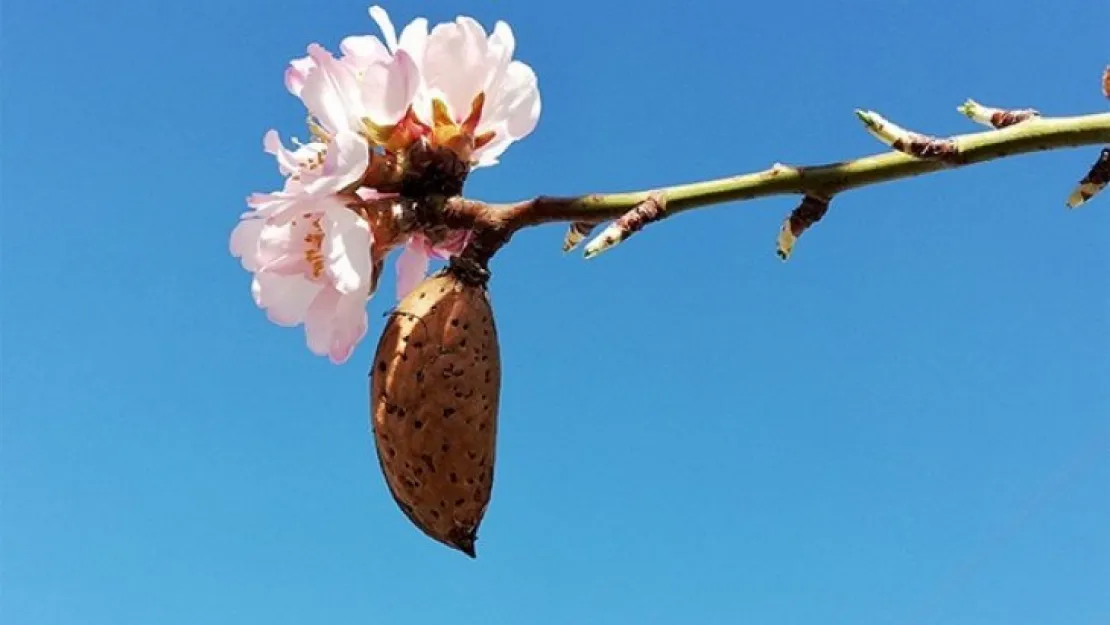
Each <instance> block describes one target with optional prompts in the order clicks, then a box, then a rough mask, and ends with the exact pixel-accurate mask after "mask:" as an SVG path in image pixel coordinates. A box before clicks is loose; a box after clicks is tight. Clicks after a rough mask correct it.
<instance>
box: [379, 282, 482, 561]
mask: <svg viewBox="0 0 1110 625" xmlns="http://www.w3.org/2000/svg"><path fill="white" fill-rule="evenodd" d="M500 390H501V358H500V348H499V346H498V343H497V331H496V328H495V327H494V322H493V310H492V309H491V308H490V303H489V298H488V294H487V292H486V289H485V287H484V286H474V285H471V284H467V283H465V282H463V281H461V280H460V279H459V278H458V277H457V276H456V275H455V274H454V273H453V272H452V271H451V270H450V269H447V270H444V271H443V272H441V273H439V274H436V275H434V276H432V277H430V278H428V279H427V280H425V281H424V282H423V283H421V284H420V286H418V287H417V288H416V289H415V290H413V291H412V292H411V293H410V294H409V295H408V296H407V297H405V299H404V300H402V301H401V303H400V304H399V305H398V307H397V310H396V311H395V312H394V313H393V314H392V315H391V316H390V318H389V321H388V323H387V324H386V327H385V330H384V332H382V337H381V340H380V342H379V343H378V350H377V353H376V354H375V356H374V363H373V368H372V370H371V373H370V392H371V396H370V403H371V407H372V408H371V421H372V424H373V431H374V442H375V445H376V447H377V453H378V461H379V463H380V464H381V468H382V472H383V473H384V474H385V481H386V484H388V485H389V490H390V492H391V493H392V495H393V498H394V499H395V500H396V501H397V504H398V505H399V506H400V507H401V510H402V511H403V512H404V513H405V515H406V516H407V517H408V518H409V520H411V521H412V522H413V523H414V524H415V525H416V526H417V527H418V528H420V529H421V530H422V531H423V532H424V533H425V534H427V535H428V536H430V537H432V538H434V539H435V540H437V541H439V542H441V543H443V544H445V545H448V546H450V547H453V548H455V549H458V550H459V551H462V552H463V553H465V554H467V555H469V556H470V557H472V558H473V557H475V551H474V541H475V540H476V538H477V532H478V526H479V525H480V524H481V522H482V517H483V515H485V512H486V506H488V505H489V501H490V495H491V492H492V489H493V462H494V452H495V444H496V439H497V409H498V397H499V395H500Z"/></svg>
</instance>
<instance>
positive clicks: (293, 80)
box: [285, 56, 316, 97]
mask: <svg viewBox="0 0 1110 625" xmlns="http://www.w3.org/2000/svg"><path fill="white" fill-rule="evenodd" d="M315 65H316V63H314V62H313V60H312V58H311V57H307V56H306V57H301V58H299V59H293V60H292V61H290V62H289V67H287V68H285V88H286V89H288V90H289V93H292V94H293V95H295V96H297V97H300V95H301V90H302V89H303V88H304V79H305V77H306V76H308V72H309V70H311V69H312V68H313V67H314V66H315Z"/></svg>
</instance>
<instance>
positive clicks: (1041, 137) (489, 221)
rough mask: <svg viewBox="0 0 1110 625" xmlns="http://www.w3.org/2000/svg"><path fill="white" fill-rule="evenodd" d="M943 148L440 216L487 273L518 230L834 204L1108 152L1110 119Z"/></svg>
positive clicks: (447, 208) (1059, 123)
mask: <svg viewBox="0 0 1110 625" xmlns="http://www.w3.org/2000/svg"><path fill="white" fill-rule="evenodd" d="M946 141H950V142H952V144H953V145H955V146H956V149H957V150H958V157H957V158H946V159H943V160H939V159H922V158H916V157H914V156H911V155H909V154H905V153H902V152H896V151H889V152H884V153H882V154H873V155H871V156H865V157H862V158H858V159H855V160H850V161H844V162H839V163H832V164H826V165H815V166H804V167H797V166H788V165H780V164H776V165H775V166H773V167H771V168H769V169H766V170H764V171H758V172H753V173H748V174H742V175H738V176H732V177H728V178H720V179H716V180H708V181H704V182H694V183H689V184H680V185H675V186H672V187H666V188H662V189H657V190H651V191H638V192H630V193H611V194H591V195H584V196H579V197H546V196H541V197H537V198H534V199H531V200H526V201H522V202H517V203H513V204H487V203H485V202H481V201H477V200H470V199H466V198H461V197H454V198H448V199H445V200H444V203H443V206H442V211H441V216H442V220H443V223H444V225H446V226H448V227H451V228H465V229H473V230H474V232H475V234H474V237H473V238H472V239H471V244H470V246H469V247H468V248H467V250H466V251H465V252H464V256H465V257H467V259H468V260H470V261H473V262H475V263H477V264H478V265H479V266H483V267H484V266H485V265H486V263H487V262H488V261H489V259H490V258H491V257H492V256H493V255H494V254H495V253H496V252H497V250H498V249H500V247H501V246H503V245H504V244H505V243H507V242H508V241H509V239H510V238H511V237H512V235H513V233H515V232H516V231H518V230H521V229H523V228H527V227H530V226H537V225H541V224H547V223H552V222H588V223H599V222H602V221H606V220H610V219H616V218H618V217H620V216H621V215H623V214H625V213H626V212H628V211H629V210H631V209H633V208H635V207H636V206H638V205H641V204H643V203H644V202H646V201H648V200H649V199H650V198H652V197H653V194H655V193H658V196H654V197H658V198H660V199H662V200H663V201H664V202H665V205H666V212H665V213H663V214H662V215H660V218H661V219H665V218H668V217H672V216H674V215H676V214H679V213H682V212H685V211H687V210H692V209H695V208H701V207H705V206H710V205H714V204H721V203H724V202H736V201H742V200H751V199H755V198H761V197H769V196H775V195H802V196H806V195H810V196H817V197H832V196H834V195H836V194H838V193H841V192H843V191H846V190H849V189H856V188H859V187H865V186H869V185H873V184H879V183H882V182H889V181H893V180H899V179H902V178H910V177H914V176H920V175H923V174H929V173H933V172H937V171H941V170H947V169H953V168H958V167H962V166H966V165H973V164H976V163H985V162H987V161H993V160H997V159H1001V158H1007V157H1011V156H1017V155H1019V154H1028V153H1032V152H1040V151H1046V150H1059V149H1066V148H1074V147H1080V146H1086V145H1100V144H1110V113H1098V114H1091V115H1080V116H1075V117H1057V118H1050V117H1033V118H1031V119H1028V120H1026V121H1023V122H1022V123H1019V124H1014V125H1012V126H1008V127H1006V128H1002V129H998V130H987V131H984V132H977V133H972V134H965V135H957V136H953V137H950V138H948V139H947V140H946Z"/></svg>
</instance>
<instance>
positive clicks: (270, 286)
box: [251, 273, 321, 327]
mask: <svg viewBox="0 0 1110 625" xmlns="http://www.w3.org/2000/svg"><path fill="white" fill-rule="evenodd" d="M320 288H321V285H320V284H318V283H313V282H310V281H308V280H307V279H305V278H304V276H299V275H297V276H283V275H277V274H272V273H259V274H256V275H255V277H254V282H253V283H252V284H251V292H252V293H253V295H254V301H255V303H256V304H257V305H258V306H259V308H264V309H265V310H266V316H267V317H268V318H269V319H270V321H272V322H274V323H276V324H278V325H280V326H285V327H292V326H295V325H297V324H298V323H301V322H302V321H304V319H305V315H306V314H307V311H308V309H309V306H310V305H311V304H312V303H313V300H314V299H315V298H316V296H317V294H318V293H319V292H320Z"/></svg>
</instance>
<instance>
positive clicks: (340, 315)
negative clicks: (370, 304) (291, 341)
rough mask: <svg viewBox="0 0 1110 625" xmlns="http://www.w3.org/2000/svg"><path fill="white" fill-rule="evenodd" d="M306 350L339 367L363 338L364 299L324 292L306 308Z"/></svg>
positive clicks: (364, 324)
mask: <svg viewBox="0 0 1110 625" xmlns="http://www.w3.org/2000/svg"><path fill="white" fill-rule="evenodd" d="M304 328H305V338H306V340H307V343H308V349H309V350H310V351H312V353H314V354H317V355H319V356H327V357H328V358H329V359H330V360H331V361H332V362H333V363H335V364H342V363H343V362H345V361H346V360H347V359H348V358H350V356H351V352H353V351H354V348H355V345H357V344H358V342H359V341H360V340H362V338H363V337H364V336H365V335H366V328H367V314H366V304H365V300H362V301H360V300H359V299H357V298H356V297H354V296H344V295H341V294H340V293H339V292H338V291H335V290H333V289H324V290H323V291H321V292H320V294H319V295H318V296H317V297H316V299H315V300H314V301H313V302H312V305H311V306H309V308H308V311H307V313H306V315H305V321H304Z"/></svg>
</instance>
